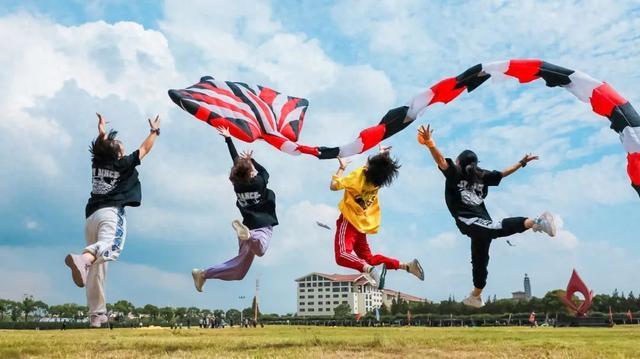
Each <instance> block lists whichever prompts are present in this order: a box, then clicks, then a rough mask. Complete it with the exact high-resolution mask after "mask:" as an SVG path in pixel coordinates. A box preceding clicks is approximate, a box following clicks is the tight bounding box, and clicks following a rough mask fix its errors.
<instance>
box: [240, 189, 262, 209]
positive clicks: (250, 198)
mask: <svg viewBox="0 0 640 359" xmlns="http://www.w3.org/2000/svg"><path fill="white" fill-rule="evenodd" d="M236 195H237V196H238V203H239V204H240V206H241V207H247V206H251V205H254V204H257V203H259V202H260V198H261V197H260V192H242V193H236Z"/></svg>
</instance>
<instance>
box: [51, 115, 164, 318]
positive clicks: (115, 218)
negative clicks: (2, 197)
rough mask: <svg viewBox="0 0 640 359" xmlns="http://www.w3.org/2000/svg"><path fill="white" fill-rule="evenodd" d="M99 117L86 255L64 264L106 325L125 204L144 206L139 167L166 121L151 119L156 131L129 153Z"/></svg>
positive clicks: (95, 315)
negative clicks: (109, 280)
mask: <svg viewBox="0 0 640 359" xmlns="http://www.w3.org/2000/svg"><path fill="white" fill-rule="evenodd" d="M97 116H98V136H97V137H96V139H95V140H93V142H92V143H91V147H90V152H91V155H92V159H91V163H92V164H91V171H92V190H91V197H90V198H89V200H88V202H87V205H86V208H85V215H86V218H87V219H86V223H85V239H86V243H87V246H86V247H85V248H84V250H83V251H82V254H68V255H67V256H66V257H65V259H64V262H65V264H66V265H67V266H68V267H69V269H70V270H71V278H72V279H73V282H74V283H75V284H76V285H77V286H78V287H80V288H86V292H87V304H88V306H89V317H90V322H91V326H92V327H99V326H100V325H101V324H103V323H105V322H106V320H105V318H106V316H105V315H104V314H105V313H106V312H107V307H106V300H105V293H104V280H105V275H106V271H107V263H108V262H112V261H115V260H117V259H118V257H119V256H120V253H121V252H122V249H123V248H124V243H125V238H126V236H127V221H126V217H125V210H124V207H125V206H130V207H137V206H140V202H141V200H142V194H141V189H140V181H139V180H138V171H137V170H136V167H137V166H138V165H140V161H141V160H142V159H143V158H144V157H145V156H146V155H147V154H148V153H149V151H151V149H152V148H153V145H154V143H155V140H156V138H157V137H158V135H159V134H160V119H159V117H158V116H156V118H155V120H153V121H152V120H150V119H149V126H150V127H151V130H150V133H149V135H148V136H147V138H146V139H145V140H144V142H143V143H142V145H140V148H138V149H137V150H136V151H134V152H133V153H131V154H129V155H125V150H124V146H123V144H122V142H120V141H118V140H117V139H116V135H117V132H116V131H110V132H109V133H107V132H106V121H105V119H104V117H102V115H100V114H97Z"/></svg>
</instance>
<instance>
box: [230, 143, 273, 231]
mask: <svg viewBox="0 0 640 359" xmlns="http://www.w3.org/2000/svg"><path fill="white" fill-rule="evenodd" d="M225 142H226V143H227V146H228V148H229V154H231V158H232V159H233V161H234V162H235V161H236V160H237V159H238V152H237V151H236V148H235V146H234V145H233V141H232V140H231V138H226V139H225ZM251 162H252V163H253V167H254V168H255V169H256V171H257V172H258V174H257V175H255V176H254V177H253V178H251V180H250V181H249V183H248V184H243V185H236V184H234V185H233V190H234V191H235V192H236V197H237V199H238V200H237V201H236V206H237V207H238V209H239V210H240V214H242V223H243V224H244V225H245V226H247V227H249V229H257V228H262V227H270V226H276V225H278V217H277V216H276V194H275V193H274V192H273V191H272V190H270V189H269V188H267V184H268V183H269V172H267V170H266V169H265V168H264V167H262V166H261V165H260V164H259V163H258V162H256V160H254V159H252V160H251Z"/></svg>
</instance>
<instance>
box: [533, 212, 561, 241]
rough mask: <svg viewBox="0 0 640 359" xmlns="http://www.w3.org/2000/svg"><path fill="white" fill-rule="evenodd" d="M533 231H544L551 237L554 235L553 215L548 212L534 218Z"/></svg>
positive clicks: (554, 223) (554, 222)
mask: <svg viewBox="0 0 640 359" xmlns="http://www.w3.org/2000/svg"><path fill="white" fill-rule="evenodd" d="M533 231H534V232H544V233H546V234H548V235H549V236H551V237H555V236H556V221H555V218H554V217H553V215H552V214H551V213H549V212H544V213H542V214H541V215H540V216H539V217H538V218H536V219H535V220H534V224H533Z"/></svg>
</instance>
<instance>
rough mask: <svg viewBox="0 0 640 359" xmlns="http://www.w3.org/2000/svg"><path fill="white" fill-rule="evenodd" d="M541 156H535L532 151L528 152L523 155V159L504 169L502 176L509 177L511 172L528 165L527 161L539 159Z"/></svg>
mask: <svg viewBox="0 0 640 359" xmlns="http://www.w3.org/2000/svg"><path fill="white" fill-rule="evenodd" d="M538 158H539V157H538V156H534V155H532V154H530V153H527V154H526V155H524V157H522V159H521V160H520V161H518V163H516V164H514V165H513V166H509V167H507V168H506V169H504V170H503V171H502V177H503V178H504V177H507V176H509V175H510V174H513V173H514V172H515V171H517V170H519V169H521V168H522V167H526V166H527V163H529V162H531V161H535V160H537V159H538Z"/></svg>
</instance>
